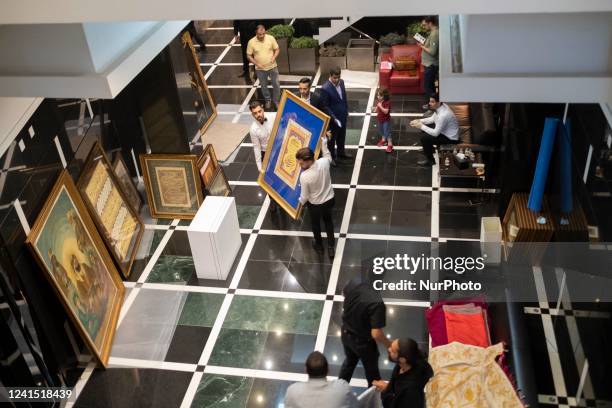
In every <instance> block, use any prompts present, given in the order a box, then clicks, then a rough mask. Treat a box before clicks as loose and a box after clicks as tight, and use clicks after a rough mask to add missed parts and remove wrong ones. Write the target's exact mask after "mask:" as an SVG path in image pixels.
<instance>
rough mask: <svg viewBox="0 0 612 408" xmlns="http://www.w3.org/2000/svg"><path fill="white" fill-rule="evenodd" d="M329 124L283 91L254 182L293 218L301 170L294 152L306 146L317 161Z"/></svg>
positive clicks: (296, 213) (297, 210) (296, 212)
mask: <svg viewBox="0 0 612 408" xmlns="http://www.w3.org/2000/svg"><path fill="white" fill-rule="evenodd" d="M328 124H329V116H327V115H326V114H324V113H323V112H321V111H320V110H318V109H316V108H314V107H313V106H311V105H310V104H308V103H306V102H304V101H302V100H301V99H300V98H299V97H297V96H296V95H294V94H292V93H290V92H288V91H287V90H284V91H283V95H282V97H281V101H280V104H279V106H278V112H277V113H276V119H275V121H274V126H273V128H272V133H271V134H270V139H269V141H268V148H267V150H266V156H265V159H264V162H263V164H262V169H263V171H262V172H261V173H260V175H259V178H258V179H257V182H258V183H259V185H260V186H261V187H262V188H263V189H264V190H265V191H266V192H267V193H268V194H269V195H270V197H271V198H272V199H274V200H275V201H276V202H277V203H278V204H279V205H280V206H281V207H282V208H283V209H284V210H285V211H286V212H287V213H288V214H289V215H290V216H291V217H292V218H293V219H297V218H298V217H299V215H300V211H301V209H302V205H301V204H300V201H299V198H300V192H301V187H300V184H299V177H300V174H301V172H302V169H301V168H300V165H299V164H298V162H297V160H296V158H295V153H296V152H297V151H298V150H299V149H301V148H302V147H309V148H311V149H312V150H313V151H314V153H315V158H317V157H318V156H319V150H320V148H321V137H322V136H323V134H324V133H325V131H326V130H327V125H328Z"/></svg>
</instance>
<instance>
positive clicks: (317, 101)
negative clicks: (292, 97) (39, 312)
mask: <svg viewBox="0 0 612 408" xmlns="http://www.w3.org/2000/svg"><path fill="white" fill-rule="evenodd" d="M295 94H296V95H297V96H298V98H299V97H300V93H299V92H296V93H295ZM310 105H312V106H314V107H315V108H317V109H318V110H320V111H322V112H325V107H324V106H323V100H322V98H321V95H319V92H318V91H317V90H316V89H315V90H314V91H311V92H310Z"/></svg>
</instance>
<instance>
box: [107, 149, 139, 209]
mask: <svg viewBox="0 0 612 408" xmlns="http://www.w3.org/2000/svg"><path fill="white" fill-rule="evenodd" d="M113 171H114V172H115V176H117V179H118V180H119V183H120V184H121V187H122V188H123V192H124V193H125V195H126V196H127V199H128V201H129V202H130V204H131V205H132V208H133V209H134V210H135V211H136V212H138V211H140V206H141V205H142V198H140V193H139V192H138V188H136V184H134V180H132V176H130V171H129V170H128V167H127V164H125V162H124V161H123V157H121V152H116V153H115V158H114V159H113Z"/></svg>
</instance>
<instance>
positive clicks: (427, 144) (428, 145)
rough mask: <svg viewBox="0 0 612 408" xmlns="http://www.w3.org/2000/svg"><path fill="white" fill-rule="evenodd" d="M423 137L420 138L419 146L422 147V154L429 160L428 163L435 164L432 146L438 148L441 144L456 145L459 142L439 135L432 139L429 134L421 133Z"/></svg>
mask: <svg viewBox="0 0 612 408" xmlns="http://www.w3.org/2000/svg"><path fill="white" fill-rule="evenodd" d="M422 133H423V136H421V145H423V154H424V155H425V157H426V158H427V160H429V162H430V163H432V164H433V163H435V162H436V160H435V159H434V156H433V147H434V145H437V146H440V145H443V144H457V143H459V140H451V139H449V138H448V137H446V136H444V135H443V134H440V135H439V136H438V137H433V136H432V135H430V134H429V133H425V132H422Z"/></svg>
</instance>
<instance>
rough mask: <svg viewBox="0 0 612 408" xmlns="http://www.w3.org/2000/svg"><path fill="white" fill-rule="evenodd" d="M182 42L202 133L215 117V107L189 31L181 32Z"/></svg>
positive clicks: (194, 105) (194, 104)
mask: <svg viewBox="0 0 612 408" xmlns="http://www.w3.org/2000/svg"><path fill="white" fill-rule="evenodd" d="M182 42H183V49H184V51H185V58H186V61H187V71H188V72H187V74H188V76H189V82H190V86H191V90H192V94H193V95H192V96H193V98H192V99H193V107H194V109H195V112H196V118H197V120H198V126H199V128H200V134H204V132H205V131H206V129H207V128H208V127H209V126H210V124H211V123H212V121H213V120H214V119H215V118H216V117H217V107H216V106H215V100H214V98H213V96H212V94H211V93H210V89H208V85H207V84H206V79H205V77H204V73H203V72H202V69H201V68H200V59H199V58H198V54H197V53H196V51H195V48H194V46H193V42H192V41H191V36H190V35H189V32H187V31H186V32H184V33H183V36H182Z"/></svg>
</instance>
